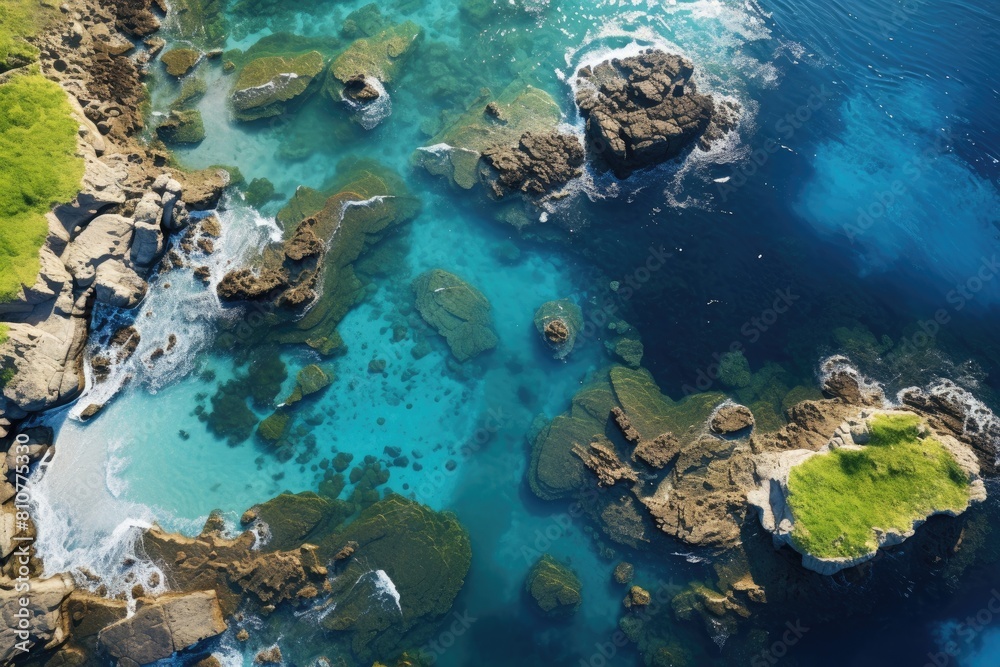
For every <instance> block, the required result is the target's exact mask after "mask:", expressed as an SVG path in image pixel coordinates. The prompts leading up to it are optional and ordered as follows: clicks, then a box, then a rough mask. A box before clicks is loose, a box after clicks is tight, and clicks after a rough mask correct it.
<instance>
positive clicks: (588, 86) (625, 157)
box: [576, 49, 738, 178]
mask: <svg viewBox="0 0 1000 667" xmlns="http://www.w3.org/2000/svg"><path fill="white" fill-rule="evenodd" d="M693 75H694V65H693V64H692V63H691V61H689V60H688V59H687V58H684V57H683V56H678V55H671V54H668V53H664V52H663V51H657V50H652V49H650V50H647V51H645V52H643V53H640V54H638V55H635V56H631V57H628V58H620V59H619V58H615V59H613V60H609V61H605V62H603V63H600V64H599V65H597V66H595V67H590V66H586V67H583V68H581V69H580V71H578V72H577V75H576V76H577V93H576V103H577V106H578V107H579V108H580V114H581V115H582V116H583V117H584V119H585V120H586V122H587V137H588V139H589V142H588V148H589V150H590V151H591V154H592V157H593V158H595V159H596V160H598V161H602V162H604V163H606V164H607V165H608V166H610V167H611V169H612V170H613V171H614V172H615V174H616V175H617V176H618V177H620V178H624V177H626V176H628V175H629V174H630V173H631V172H632V171H634V170H636V169H641V168H643V167H648V166H651V165H655V164H658V163H660V162H664V161H666V160H670V159H672V158H674V157H677V156H679V155H681V153H682V152H683V151H684V150H685V149H687V148H689V147H691V146H694V145H695V144H698V145H700V146H701V147H702V148H707V146H708V145H709V143H710V142H711V141H712V140H713V139H714V138H716V137H718V136H720V135H721V134H722V133H724V132H726V131H728V130H729V129H731V128H732V127H733V126H734V125H735V123H736V120H737V118H738V108H737V107H736V106H735V105H733V104H732V103H729V102H725V101H721V100H715V99H713V98H712V97H711V96H710V95H703V94H700V93H699V92H698V89H697V86H696V85H695V83H694V80H693Z"/></svg>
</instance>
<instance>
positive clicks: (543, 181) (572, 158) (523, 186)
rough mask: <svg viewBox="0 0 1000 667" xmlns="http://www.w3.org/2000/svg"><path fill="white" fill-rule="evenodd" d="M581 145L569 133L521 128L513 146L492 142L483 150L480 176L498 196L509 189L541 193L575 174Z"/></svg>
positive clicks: (580, 161)
mask: <svg viewBox="0 0 1000 667" xmlns="http://www.w3.org/2000/svg"><path fill="white" fill-rule="evenodd" d="M584 157H585V156H584V152H583V145H582V144H581V143H580V140H579V139H578V138H577V137H576V135H573V134H566V133H560V132H548V133H544V134H534V133H532V132H525V133H524V134H523V135H521V138H520V140H519V141H518V142H517V145H516V146H505V145H496V146H492V147H490V148H488V149H487V150H486V151H485V152H484V153H483V161H484V163H485V165H486V166H487V167H488V168H489V169H487V170H485V171H484V175H483V180H484V182H485V183H486V184H487V185H488V187H489V189H490V191H491V192H492V193H493V195H494V196H495V197H497V198H498V199H500V198H503V197H504V196H506V195H507V194H509V193H512V192H521V193H523V194H527V195H536V196H537V195H545V194H548V193H550V192H553V191H555V190H558V189H559V188H561V187H562V186H564V185H566V184H567V183H569V182H570V181H572V180H573V179H575V178H578V177H579V176H580V175H581V174H582V173H583V170H582V169H581V167H582V166H583V163H584Z"/></svg>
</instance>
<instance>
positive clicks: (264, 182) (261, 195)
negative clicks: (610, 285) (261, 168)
mask: <svg viewBox="0 0 1000 667" xmlns="http://www.w3.org/2000/svg"><path fill="white" fill-rule="evenodd" d="M243 197H244V198H245V199H246V202H247V203H248V204H250V205H251V206H253V207H254V208H260V207H261V206H264V205H265V204H267V203H269V202H272V201H274V200H276V199H281V196H280V195H279V194H277V193H276V192H275V190H274V183H272V182H271V181H270V179H267V178H255V179H253V180H252V181H250V183H249V184H248V185H247V187H246V190H244V191H243Z"/></svg>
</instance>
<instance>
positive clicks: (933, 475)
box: [788, 415, 969, 558]
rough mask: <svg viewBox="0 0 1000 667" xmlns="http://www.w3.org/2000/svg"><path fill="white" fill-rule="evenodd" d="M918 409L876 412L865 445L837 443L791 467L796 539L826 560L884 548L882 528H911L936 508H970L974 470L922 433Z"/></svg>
mask: <svg viewBox="0 0 1000 667" xmlns="http://www.w3.org/2000/svg"><path fill="white" fill-rule="evenodd" d="M920 423H921V422H920V418H919V417H918V416H917V415H877V416H875V417H874V418H873V419H872V420H871V422H870V425H869V426H870V431H871V440H870V442H869V444H868V445H867V446H865V447H864V448H862V449H861V450H860V451H858V450H854V451H850V450H845V449H836V450H833V451H832V452H830V453H829V454H822V455H819V456H814V457H812V458H810V459H808V460H807V461H805V462H804V463H801V464H799V465H798V466H795V467H794V468H792V470H791V473H790V475H789V479H788V491H789V497H788V503H789V506H790V507H791V510H792V514H793V516H794V517H795V529H794V530H793V532H792V539H793V540H794V542H795V544H796V545H797V546H798V547H799V548H800V549H801V550H803V551H805V552H806V553H809V554H811V555H813V556H816V557H819V558H845V557H846V558H856V557H858V556H862V555H864V554H868V553H871V552H872V551H874V550H875V549H876V548H877V547H878V543H877V541H876V538H875V528H880V529H882V530H886V531H888V530H894V531H897V532H900V533H905V532H906V531H908V530H909V529H910V528H911V527H912V525H913V521H914V520H917V519H922V518H924V517H926V516H927V515H928V514H930V513H931V512H932V511H935V510H946V509H947V510H953V511H956V512H959V511H962V510H963V509H965V507H966V506H967V504H968V502H969V480H968V476H967V475H966V474H965V472H964V471H963V470H962V468H961V467H959V465H958V463H957V462H956V461H955V459H954V457H953V456H952V455H951V454H950V453H949V452H948V450H946V449H945V448H944V446H943V445H942V444H941V443H940V442H938V441H937V440H935V439H934V438H931V437H924V438H922V437H920Z"/></svg>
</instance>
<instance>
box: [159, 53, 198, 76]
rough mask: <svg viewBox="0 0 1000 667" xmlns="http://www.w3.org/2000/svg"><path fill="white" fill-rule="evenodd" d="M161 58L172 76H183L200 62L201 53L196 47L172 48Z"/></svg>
mask: <svg viewBox="0 0 1000 667" xmlns="http://www.w3.org/2000/svg"><path fill="white" fill-rule="evenodd" d="M160 60H161V61H162V62H163V66H164V67H165V68H166V70H167V74H169V75H170V76H176V77H182V76H184V75H185V74H187V73H188V72H190V71H191V70H192V69H194V66H195V65H197V64H198V61H199V60H201V53H199V52H198V51H196V50H194V49H171V50H170V51H167V52H166V53H164V54H163V55H162V56H160Z"/></svg>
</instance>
